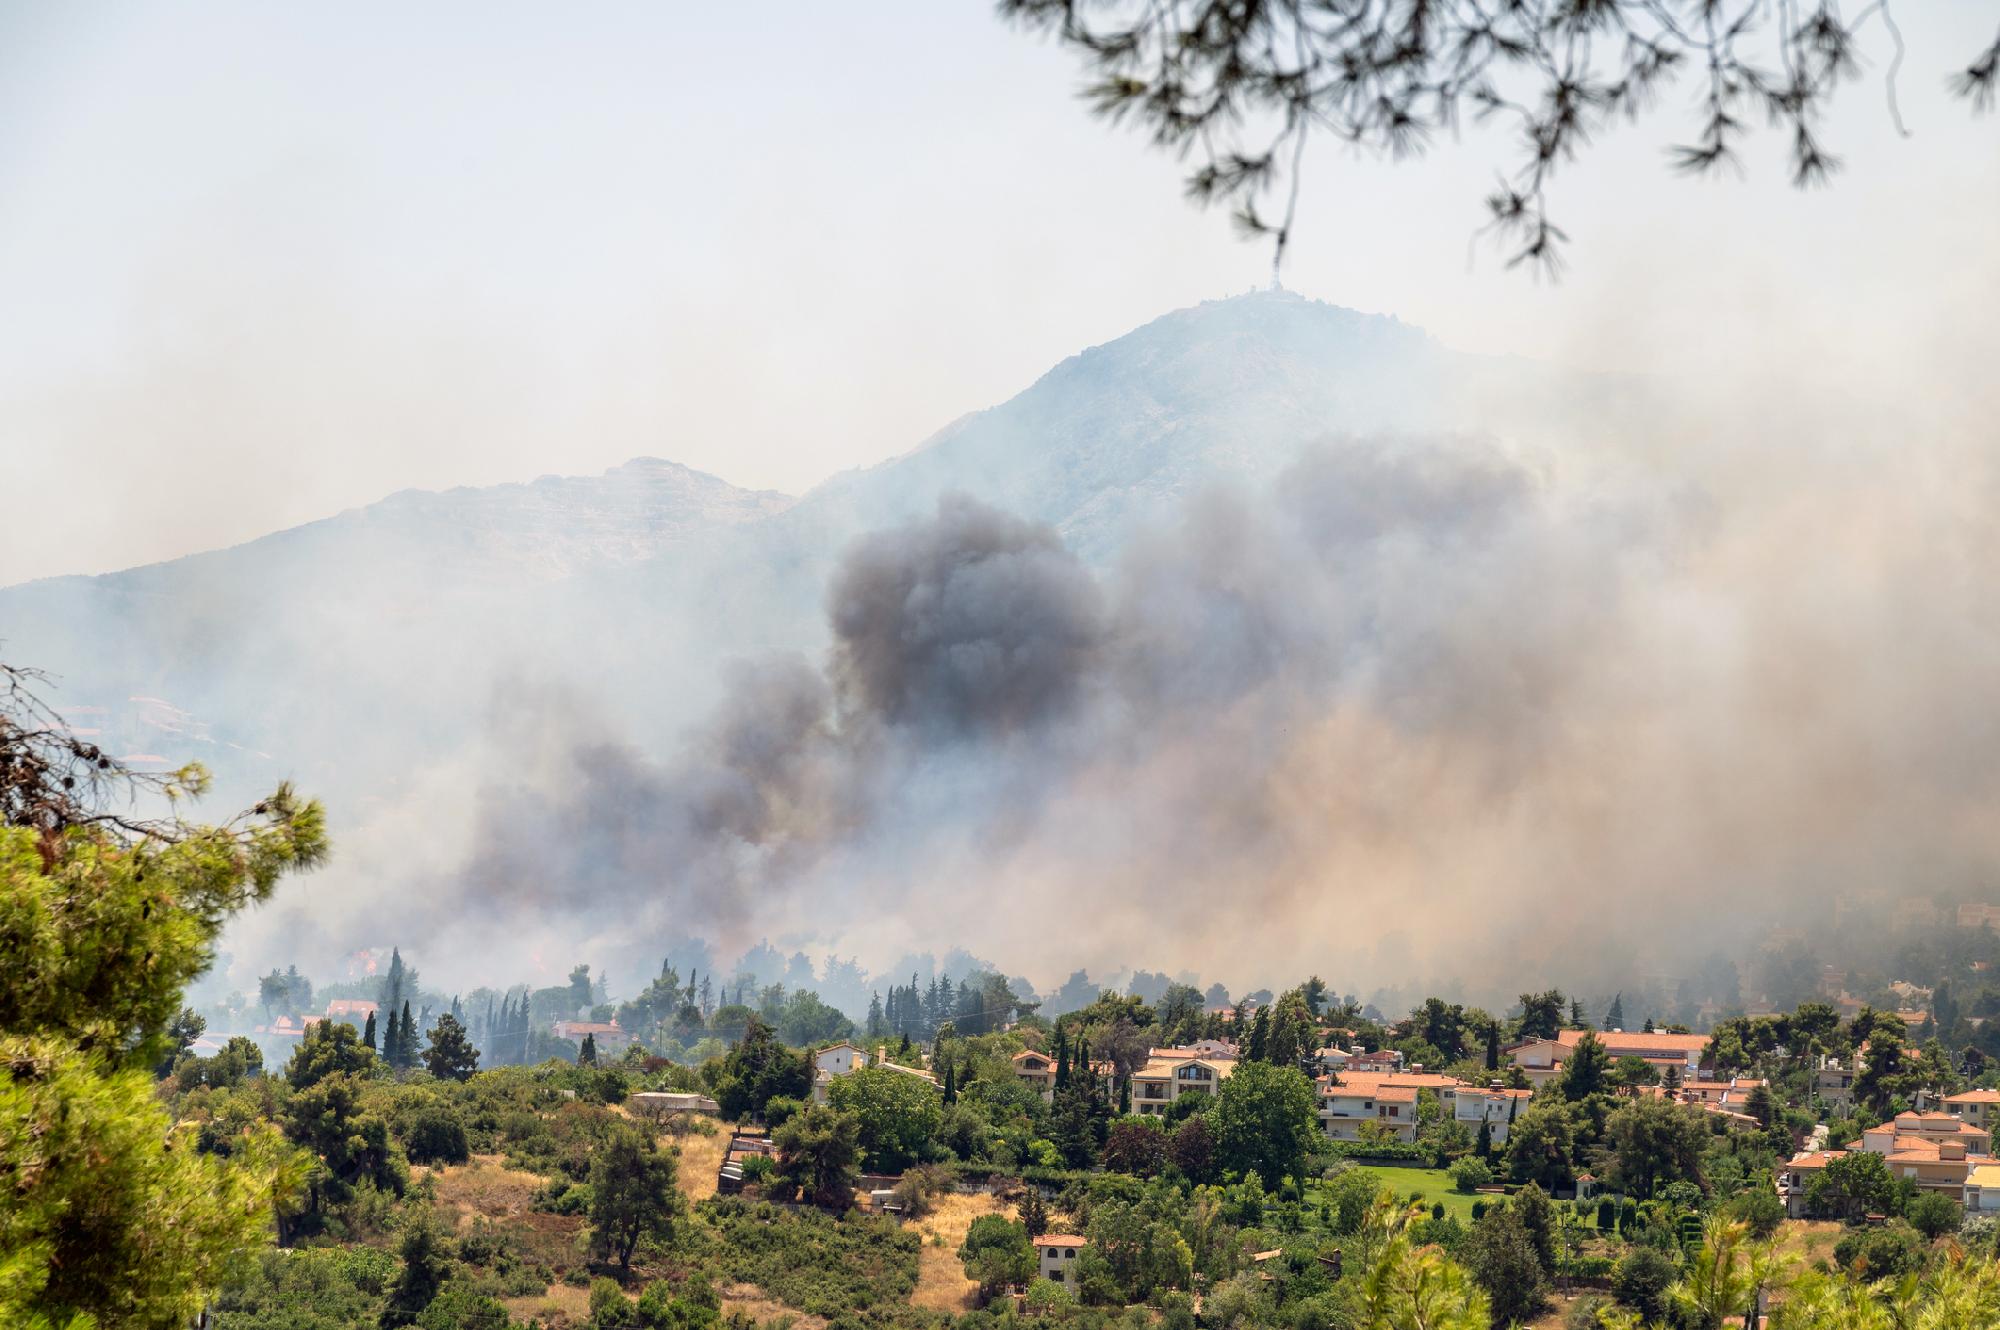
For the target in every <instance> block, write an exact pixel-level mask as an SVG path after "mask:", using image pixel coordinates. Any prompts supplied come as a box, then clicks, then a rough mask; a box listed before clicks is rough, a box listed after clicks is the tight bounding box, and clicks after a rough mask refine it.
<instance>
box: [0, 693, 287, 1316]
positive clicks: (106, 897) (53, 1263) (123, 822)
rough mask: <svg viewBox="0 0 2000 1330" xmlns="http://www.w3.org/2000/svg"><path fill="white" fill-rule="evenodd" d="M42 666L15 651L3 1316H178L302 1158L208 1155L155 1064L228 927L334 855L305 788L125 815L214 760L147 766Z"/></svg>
mask: <svg viewBox="0 0 2000 1330" xmlns="http://www.w3.org/2000/svg"><path fill="white" fill-rule="evenodd" d="M32 681H33V676H32V675H30V674H28V673H25V672H23V671H20V670H17V669H12V668H9V667H6V666H3V665H0V956H5V957H6V958H7V960H6V965H5V971H6V978H5V981H4V982H0V1177H4V1178H6V1179H8V1182H7V1184H6V1185H5V1186H0V1253H4V1257H0V1323H4V1324H9V1325H13V1324H31V1323H33V1322H34V1321H36V1320H39V1319H42V1318H47V1319H49V1320H51V1321H53V1322H55V1323H57V1324H61V1323H63V1322H66V1321H68V1320H69V1319H71V1318H72V1317H75V1316H79V1315H89V1316H92V1317H94V1318H96V1320H97V1322H98V1324H99V1325H100V1326H101V1327H107V1328H108V1327H111V1326H120V1327H126V1326H130V1327H137V1328H138V1330H150V1328H151V1327H162V1328H163V1330H164V1328H166V1327H172V1330H181V1328H182V1327H185V1326H186V1325H187V1324H189V1323H190V1322H191V1321H192V1320H193V1318H194V1316H195V1315H196V1313H198V1312H199V1311H200V1310H201V1309H202V1307H203V1306H204V1305H206V1303H207V1302H208V1301H209V1299H210V1298H211V1297H212V1295H213V1293H214V1290H215V1288H216V1286H217V1284H218V1282H219V1280H220V1279H221V1276H222V1272H223V1269H224V1267H225V1265H226V1263H227V1262H229V1261H231V1260H233V1259H234V1258H235V1257H236V1255H237V1254H238V1253H239V1252H241V1251H243V1250H245V1249H246V1248H249V1247H252V1246H255V1245H256V1244H257V1243H259V1242H260V1241H262V1240H264V1235H265V1233H266V1232H267V1231H268V1229H269V1225H270V1219H271V1213H272V1201H273V1200H274V1199H275V1198H276V1197H277V1196H279V1195H281V1194H285V1193H288V1192H289V1191H291V1190H292V1189H293V1188H295V1187H296V1186H297V1185H298V1183H299V1180H300V1177H301V1169H300V1168H299V1166H298V1165H296V1164H295V1163H293V1162H291V1156H290V1154H289V1152H288V1151H287V1150H285V1149H284V1147H283V1146H282V1144H281V1143H280V1142H279V1141H278V1140H277V1138H276V1136H275V1133H272V1132H270V1131H269V1130H268V1129H263V1130H257V1131H253V1132H252V1133H251V1135H250V1136H249V1137H246V1138H243V1139H241V1140H239V1141H237V1142H236V1143H235V1148H233V1149H232V1151H231V1153H230V1154H229V1155H228V1156H227V1157H224V1156H220V1155H213V1154H203V1153H201V1152H199V1151H197V1150H195V1149H194V1148H193V1133H192V1132H189V1133H186V1134H183V1133H180V1132H177V1131H175V1130H174V1129H173V1125H172V1122H171V1120H170V1119H169V1117H168V1116H167V1114H166V1113H165V1111H164V1110H163V1109H162V1108H161V1107H160V1106H159V1104H158V1103H156V1102H155V1100H154V1097H153V1077H152V1069H153V1068H154V1067H155V1066H157V1065H158V1064H159V1063H160V1062H161V1061H162V1060H163V1058H164V1057H165V1055H166V1053H167V1052H168V1051H169V1048H170V1047H171V1044H172V1042H173V1040H172V1037H171V1036H170V1034H169V1027H170V1025H171V1024H172V1022H173V1021H174V1018H175V1017H176V1016H177V1015H178V1014H179V1013H180V1012H181V1011H182V1010H183V1004H182V996H181V994H182V990H183V989H184V988H185V987H186V985H187V984H188V983H189V982H190V981H191V980H193V979H194V978H195V977H197V976H198V975H200V974H201V973H202V972H203V971H204V970H206V969H207V968H208V965H209V963H210V961H211V960H212V959H213V956H214V946H215V940H216V937H217V935H218V934H219V933H220V931H221V929H222V927H223V925H224V924H225V923H226V922H227V920H228V919H229V917H230V916H231V915H233V914H234V913H236V912H237V911H238V910H240V909H242V908H243V907H245V906H247V905H249V904H252V903H253V902H257V901H261V900H265V899H267V898H268V897H269V896H270V894H271V892H272V891H273V890H274V889H275V888H276V886H277V883H278V881H279V879H280V878H281V877H282V876H283V875H284V874H285V873H286V872H289V871H292V870H295V869H301V868H309V867H311V866H313V865H315V864H317V863H319V862H320V861H321V860H322V859H323V858H324V857H325V855H326V836H325V820H324V817H323V815H322V812H321V810H320V807H319V805H318V804H316V803H311V802H308V801H305V800H302V799H300V798H299V797H298V796H297V795H295V794H294V793H293V791H292V790H291V789H290V787H288V786H281V787H280V788H279V789H278V790H277V791H276V792H275V793H274V794H272V795H271V797H270V798H268V799H266V800H265V801H264V802H262V803H260V804H258V805H257V806H256V808H254V809H252V810H251V811H250V812H248V813H246V814H244V815H243V816H242V817H240V818H238V819H236V820H235V821H233V822H231V823H229V824H227V825H224V826H220V827H200V826H193V825H189V824H187V823H184V822H181V821H179V820H178V819H173V818H169V819H162V820H156V821H144V820H139V819H136V818H134V817H131V816H128V815H125V814H122V813H118V812H115V811H111V809H110V803H111V800H112V799H113V798H116V797H122V796H124V795H126V794H128V793H130V792H132V791H133V790H134V789H135V788H136V789H137V790H138V791H139V792H140V793H143V794H148V795H157V796H165V797H168V798H171V799H179V798H181V797H183V796H187V795H192V794H197V793H199V792H200V791H201V790H202V789H203V788H204V787H205V785H206V780H207V777H206V774H205V773H204V772H202V771H201V770H200V768H198V767H189V768H186V769H184V770H182V771H180V772H176V773H173V774H172V775H171V776H165V777H143V778H142V777H133V776H132V775H131V774H130V773H128V772H125V771H124V770H123V769H122V768H120V767H119V765H118V764H117V762H116V760H115V759H114V758H112V757H110V756H109V755H107V754H104V753H102V752H101V751H99V750H97V749H96V748H95V747H94V746H93V745H91V744H90V743H89V742H88V741H87V740H85V739H82V738H79V737H77V736H75V735H74V734H72V733H71V732H70V731H69V730H68V729H67V727H65V726H63V725H62V724H61V722H60V721H59V720H58V719H56V718H55V717H54V716H53V714H52V713H51V712H49V711H48V710H47V709H46V708H45V707H43V706H42V704H41V703H40V702H39V700H38V699H37V698H36V697H35V696H34V695H33V693H32V691H31V690H30V685H31V683H32ZM168 1217H171V1222H163V1221H164V1220H165V1219H167V1218H168Z"/></svg>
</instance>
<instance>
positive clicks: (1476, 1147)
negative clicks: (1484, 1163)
mask: <svg viewBox="0 0 2000 1330" xmlns="http://www.w3.org/2000/svg"><path fill="white" fill-rule="evenodd" d="M1472 1153H1474V1154H1476V1155H1478V1156H1479V1157H1480V1158H1481V1159H1491V1158H1492V1157H1493V1124H1492V1123H1490V1122H1488V1121H1487V1120H1486V1119H1485V1118H1481V1119H1480V1120H1479V1139H1478V1140H1476V1141H1474V1142H1473V1143H1472Z"/></svg>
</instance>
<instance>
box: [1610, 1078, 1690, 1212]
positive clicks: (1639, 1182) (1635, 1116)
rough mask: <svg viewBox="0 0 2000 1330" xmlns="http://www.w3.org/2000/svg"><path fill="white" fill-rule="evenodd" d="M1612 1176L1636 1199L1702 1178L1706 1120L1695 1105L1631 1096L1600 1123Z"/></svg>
mask: <svg viewBox="0 0 2000 1330" xmlns="http://www.w3.org/2000/svg"><path fill="white" fill-rule="evenodd" d="M1604 1139H1605V1143H1606V1144H1607V1145H1609V1146H1610V1147H1611V1151H1612V1155H1613V1164H1612V1173H1613V1178H1614V1181H1615V1182H1616V1183H1617V1185H1618V1186H1619V1187H1621V1188H1622V1189H1623V1190H1625V1191H1626V1192H1627V1193H1628V1194H1630V1195H1633V1196H1637V1197H1638V1198H1639V1199H1641V1200H1645V1199H1646V1198H1648V1197H1650V1196H1652V1195H1654V1194H1655V1192H1657V1191H1658V1190H1659V1189H1660V1188H1662V1187H1665V1186H1667V1185H1669V1184H1671V1183H1675V1182H1692V1183H1696V1184H1699V1183H1700V1182H1701V1181H1702V1175H1701V1156H1702V1150H1703V1148H1704V1147H1705V1146H1706V1145H1707V1144H1708V1124H1707V1121H1706V1118H1705V1115H1704V1114H1703V1113H1702V1111H1701V1110H1700V1109H1698V1108H1694V1107H1691V1106H1689V1105H1686V1104H1678V1103H1675V1102H1674V1101H1672V1100H1669V1099H1634V1100H1632V1101H1630V1102H1629V1103H1626V1104H1624V1105H1622V1106H1620V1107H1619V1109H1618V1110H1617V1111H1616V1112H1614V1113H1613V1114H1612V1115H1611V1116H1610V1117H1609V1118H1607V1119H1606V1120H1605V1123H1604Z"/></svg>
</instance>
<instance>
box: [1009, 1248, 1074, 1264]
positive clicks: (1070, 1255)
mask: <svg viewBox="0 0 2000 1330" xmlns="http://www.w3.org/2000/svg"><path fill="white" fill-rule="evenodd" d="M1016 1250H1018V1248H1017V1249H1016ZM1063 1259H1064V1260H1065V1261H1074V1260H1075V1259H1076V1248H1074V1247H1065V1248H1063Z"/></svg>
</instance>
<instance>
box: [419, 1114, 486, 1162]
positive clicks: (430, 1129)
mask: <svg viewBox="0 0 2000 1330" xmlns="http://www.w3.org/2000/svg"><path fill="white" fill-rule="evenodd" d="M403 1148H404V1150H405V1151H406V1152H408V1154H409V1156H410V1162H411V1163H413V1164H463V1163H464V1162H465V1161H466V1160H468V1159H470V1158H471V1157H472V1147H471V1145H470V1143H469V1142H468V1141H467V1139H466V1134H465V1119H463V1118H462V1117H460V1116H459V1114H458V1110H457V1109H455V1108H453V1107H451V1105H449V1104H447V1103H443V1102H439V1103H435V1104H430V1105H427V1106H425V1107H424V1108H423V1109H421V1110H419V1111H418V1112H417V1113H416V1115H415V1116H414V1117H412V1118H411V1119H410V1124H409V1129H408V1134H407V1135H406V1136H405V1138H404V1141H403Z"/></svg>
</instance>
